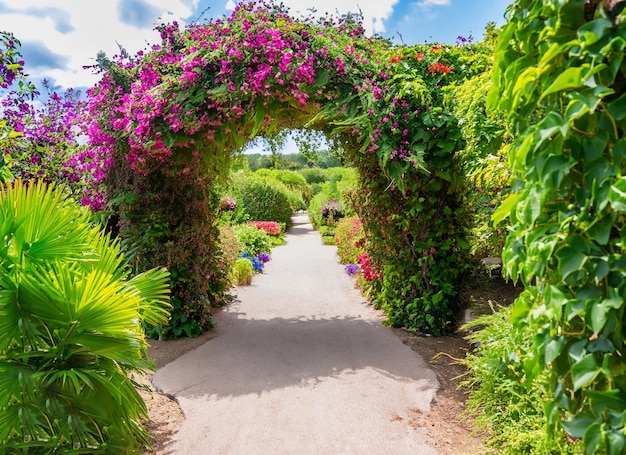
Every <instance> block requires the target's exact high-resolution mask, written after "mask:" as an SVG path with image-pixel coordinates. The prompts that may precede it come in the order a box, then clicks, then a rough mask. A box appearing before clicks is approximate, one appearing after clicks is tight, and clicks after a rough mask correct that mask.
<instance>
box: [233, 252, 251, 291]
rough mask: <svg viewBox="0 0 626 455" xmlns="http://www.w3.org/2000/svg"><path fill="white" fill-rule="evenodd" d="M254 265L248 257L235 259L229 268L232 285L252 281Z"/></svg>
mask: <svg viewBox="0 0 626 455" xmlns="http://www.w3.org/2000/svg"><path fill="white" fill-rule="evenodd" d="M253 276H254V267H253V266H252V262H251V261H250V260H249V259H244V258H241V259H237V260H236V261H235V263H234V264H233V266H232V268H231V269H230V274H229V278H230V282H231V283H232V284H233V286H240V285H246V284H250V283H252V277H253Z"/></svg>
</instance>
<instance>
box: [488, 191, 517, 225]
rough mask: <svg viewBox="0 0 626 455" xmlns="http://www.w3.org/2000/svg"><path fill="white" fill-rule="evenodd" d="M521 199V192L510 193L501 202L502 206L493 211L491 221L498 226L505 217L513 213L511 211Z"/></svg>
mask: <svg viewBox="0 0 626 455" xmlns="http://www.w3.org/2000/svg"><path fill="white" fill-rule="evenodd" d="M518 199H519V194H517V193H515V194H509V195H508V196H507V198H506V199H505V200H504V202H502V204H500V206H499V207H498V208H497V209H496V210H495V211H494V212H493V215H491V221H492V223H493V224H494V226H497V225H498V224H499V223H500V222H502V221H503V220H504V219H506V218H508V217H509V215H510V214H511V211H513V209H514V208H515V206H516V205H517V201H518Z"/></svg>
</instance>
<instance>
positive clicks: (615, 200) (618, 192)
mask: <svg viewBox="0 0 626 455" xmlns="http://www.w3.org/2000/svg"><path fill="white" fill-rule="evenodd" d="M609 202H610V203H611V207H613V210H615V211H616V212H626V177H622V178H621V179H619V180H618V181H617V182H615V184H614V185H611V189H610V191H609Z"/></svg>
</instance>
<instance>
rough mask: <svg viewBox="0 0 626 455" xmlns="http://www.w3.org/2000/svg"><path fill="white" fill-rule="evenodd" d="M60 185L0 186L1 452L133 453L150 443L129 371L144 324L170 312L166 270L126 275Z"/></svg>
mask: <svg viewBox="0 0 626 455" xmlns="http://www.w3.org/2000/svg"><path fill="white" fill-rule="evenodd" d="M89 217H90V214H89V213H88V212H87V211H85V210H84V209H81V208H80V207H79V206H78V204H77V203H75V202H74V201H73V200H71V199H66V198H65V197H64V194H63V192H62V191H61V190H59V189H57V188H53V187H46V186H45V185H44V184H42V183H41V182H39V183H37V184H33V185H32V186H26V185H25V184H22V183H21V182H20V181H17V182H15V183H14V184H13V185H8V186H5V187H3V188H2V189H1V190H0V230H1V235H2V238H3V242H2V244H0V268H1V269H2V270H1V274H0V276H1V278H0V314H1V317H0V447H2V449H3V450H2V452H3V453H16V454H17V453H92V452H93V453H133V452H135V451H137V450H138V449H139V447H140V446H141V445H149V444H148V434H147V433H146V431H144V430H143V429H142V428H141V427H140V425H139V421H140V419H144V418H147V410H146V406H145V404H144V402H143V400H142V399H141V396H140V395H139V394H138V393H137V390H136V387H135V386H136V384H135V382H134V381H133V380H132V379H131V374H139V375H141V374H142V373H143V372H144V370H145V369H154V366H153V364H152V363H151V362H149V361H148V360H146V347H147V344H146V341H145V339H144V335H143V331H142V323H144V322H149V323H151V324H163V323H166V322H167V319H168V303H167V301H168V294H169V286H168V273H167V272H166V271H165V270H164V269H153V270H150V271H147V272H144V273H142V274H140V275H137V276H135V277H131V276H130V273H129V271H130V268H129V267H128V264H127V263H126V261H125V259H124V257H123V255H122V253H121V250H120V243H119V242H118V241H114V242H111V241H110V239H109V237H108V236H107V235H105V234H104V233H103V231H101V230H100V229H97V228H95V227H93V226H92V224H91V222H90V218H89Z"/></svg>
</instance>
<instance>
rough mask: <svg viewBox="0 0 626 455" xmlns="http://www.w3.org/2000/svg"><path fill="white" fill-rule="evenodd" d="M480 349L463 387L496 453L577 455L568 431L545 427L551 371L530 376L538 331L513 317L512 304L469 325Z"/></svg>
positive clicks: (470, 412)
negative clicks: (528, 364) (528, 366)
mask: <svg viewBox="0 0 626 455" xmlns="http://www.w3.org/2000/svg"><path fill="white" fill-rule="evenodd" d="M463 329H464V330H467V331H469V332H471V334H470V335H469V336H468V340H469V341H470V342H471V343H472V344H473V345H474V347H475V349H474V350H473V351H472V352H470V353H469V354H468V355H467V356H466V357H465V358H464V359H463V360H462V363H463V364H464V365H465V366H466V367H467V368H468V371H469V375H468V379H466V380H465V381H464V382H463V386H465V387H467V388H468V389H469V391H470V392H469V399H468V402H467V405H468V407H467V410H466V414H467V416H470V417H473V418H474V420H473V421H474V424H475V425H476V427H477V429H478V430H480V431H484V432H486V433H487V434H489V437H488V438H487V440H486V443H487V444H488V445H489V446H491V447H493V449H494V451H493V453H494V454H502V455H517V454H520V453H529V454H575V453H580V449H581V448H580V447H579V446H578V445H573V444H571V443H568V441H567V438H566V437H565V433H564V432H562V431H561V432H559V434H557V435H556V437H554V438H550V437H548V435H547V433H546V432H545V425H546V416H545V413H544V402H545V401H546V400H547V399H548V398H549V395H550V393H549V388H548V383H549V378H548V374H547V372H544V373H542V374H540V375H539V376H538V377H537V378H536V379H534V380H530V379H529V378H528V376H527V374H526V371H525V369H524V362H525V360H526V359H527V358H528V356H529V355H531V353H530V350H531V345H532V337H533V335H534V333H533V330H532V329H531V328H530V327H529V326H528V325H526V326H517V325H513V323H512V322H511V307H507V308H502V309H500V310H499V311H497V312H495V313H493V314H489V315H485V316H481V317H479V318H477V319H475V320H474V321H472V322H470V323H469V324H466V325H465V326H464V327H463Z"/></svg>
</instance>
